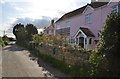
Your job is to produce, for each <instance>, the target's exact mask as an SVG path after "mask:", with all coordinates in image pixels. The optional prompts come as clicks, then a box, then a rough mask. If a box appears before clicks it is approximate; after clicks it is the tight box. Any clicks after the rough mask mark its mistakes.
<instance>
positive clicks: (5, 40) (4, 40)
mask: <svg viewBox="0 0 120 79" xmlns="http://www.w3.org/2000/svg"><path fill="white" fill-rule="evenodd" d="M2 40H3V42H4V44H5V45H8V43H9V42H10V40H9V38H8V37H7V36H6V35H4V36H3V37H2Z"/></svg>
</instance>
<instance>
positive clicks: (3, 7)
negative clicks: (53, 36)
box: [0, 0, 91, 35]
mask: <svg viewBox="0 0 120 79" xmlns="http://www.w3.org/2000/svg"><path fill="white" fill-rule="evenodd" d="M90 1H91V0H0V35H2V34H3V30H6V31H7V32H11V31H12V27H13V26H14V25H15V24H17V23H23V24H27V23H33V24H34V25H36V26H37V27H38V28H43V27H45V26H48V25H49V23H50V20H51V19H57V18H60V17H61V16H62V15H64V14H65V13H67V12H69V11H72V10H75V9H77V8H80V7H81V6H83V5H85V4H87V3H90Z"/></svg>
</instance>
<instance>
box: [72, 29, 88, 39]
mask: <svg viewBox="0 0 120 79" xmlns="http://www.w3.org/2000/svg"><path fill="white" fill-rule="evenodd" d="M79 32H81V33H82V34H83V36H84V37H87V36H86V35H85V33H84V32H83V31H82V30H81V29H79V30H78V31H77V33H76V34H75V36H74V38H76V35H77V34H78V33H79Z"/></svg>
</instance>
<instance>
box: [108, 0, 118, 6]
mask: <svg viewBox="0 0 120 79" xmlns="http://www.w3.org/2000/svg"><path fill="white" fill-rule="evenodd" d="M112 2H116V3H119V2H120V0H119V1H118V2H117V0H115V1H114V0H110V1H109V2H108V4H107V5H110V3H112Z"/></svg>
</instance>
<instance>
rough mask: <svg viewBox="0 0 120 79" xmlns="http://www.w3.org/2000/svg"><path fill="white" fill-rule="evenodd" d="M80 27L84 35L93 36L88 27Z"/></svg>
mask: <svg viewBox="0 0 120 79" xmlns="http://www.w3.org/2000/svg"><path fill="white" fill-rule="evenodd" d="M80 29H81V30H82V31H83V32H84V33H85V35H86V36H88V37H95V35H94V34H93V33H92V32H91V31H90V30H89V29H88V28H84V27H80Z"/></svg>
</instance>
